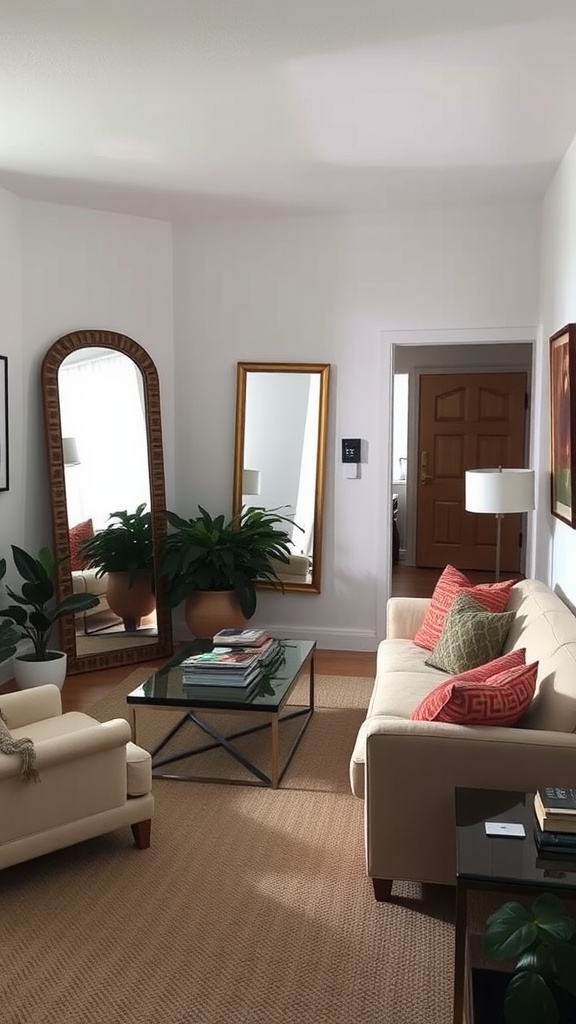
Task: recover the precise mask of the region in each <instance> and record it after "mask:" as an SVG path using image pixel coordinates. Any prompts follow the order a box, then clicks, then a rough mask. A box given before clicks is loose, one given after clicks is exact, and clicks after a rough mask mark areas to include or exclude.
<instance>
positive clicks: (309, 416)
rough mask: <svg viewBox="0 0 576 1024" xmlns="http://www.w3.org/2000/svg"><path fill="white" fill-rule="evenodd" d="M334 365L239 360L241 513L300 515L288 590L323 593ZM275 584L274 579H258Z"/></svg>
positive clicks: (286, 573)
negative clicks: (254, 510) (250, 510)
mask: <svg viewBox="0 0 576 1024" xmlns="http://www.w3.org/2000/svg"><path fill="white" fill-rule="evenodd" d="M329 379H330V364H329V363H245V362H240V363H237V368H236V429H235V444H234V479H233V485H232V504H233V510H234V513H235V514H236V513H238V512H239V511H240V509H241V508H242V506H243V505H244V506H246V505H254V506H256V507H261V508H266V509H279V510H280V511H281V514H282V515H287V516H288V517H290V518H292V519H293V521H294V524H295V526H294V530H293V537H292V540H293V546H294V552H293V555H292V556H291V559H290V564H289V565H284V564H282V563H279V564H278V565H277V566H275V568H276V570H277V572H278V575H279V576H280V578H281V580H282V583H283V588H284V590H288V591H302V592H305V593H313V594H319V593H320V585H321V576H322V532H323V513H324V488H325V480H326V442H327V431H328V391H329ZM258 586H259V587H262V588H263V589H264V588H265V589H268V588H269V587H270V586H271V584H267V583H264V582H263V583H261V584H258Z"/></svg>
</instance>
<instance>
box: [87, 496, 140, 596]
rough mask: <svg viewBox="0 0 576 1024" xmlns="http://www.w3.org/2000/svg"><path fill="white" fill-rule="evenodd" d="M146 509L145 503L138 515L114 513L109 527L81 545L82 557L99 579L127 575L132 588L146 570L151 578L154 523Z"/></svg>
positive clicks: (110, 517)
mask: <svg viewBox="0 0 576 1024" xmlns="http://www.w3.org/2000/svg"><path fill="white" fill-rule="evenodd" d="M145 508H146V503H143V504H142V505H138V508H137V509H136V511H135V512H131V513H129V512H127V511H126V510H124V511H122V512H111V513H110V515H109V517H108V519H109V521H110V525H109V526H107V527H106V528H105V529H104V530H97V532H96V533H95V534H94V536H93V537H90V538H89V539H88V540H85V541H83V542H82V544H81V545H80V552H79V553H80V558H81V560H82V562H83V563H84V564H85V565H86V567H87V568H88V569H95V570H96V576H104V575H105V573H110V572H127V573H128V575H129V580H128V582H129V586H131V585H132V583H133V582H134V579H135V577H136V574H137V573H138V572H139V571H140V570H142V569H146V570H147V571H148V572H149V573H150V578H151V579H152V577H153V572H152V566H153V556H154V551H153V544H152V520H151V515H150V512H145V511H144V510H145Z"/></svg>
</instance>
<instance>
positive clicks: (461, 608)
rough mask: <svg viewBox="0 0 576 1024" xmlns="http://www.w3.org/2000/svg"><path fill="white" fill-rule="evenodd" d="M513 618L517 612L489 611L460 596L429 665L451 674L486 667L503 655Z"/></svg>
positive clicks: (465, 596)
mask: <svg viewBox="0 0 576 1024" xmlns="http://www.w3.org/2000/svg"><path fill="white" fill-rule="evenodd" d="M514 616H515V612H487V611H485V609H484V608H482V607H481V606H480V605H479V604H478V602H477V601H475V600H474V599H473V598H472V597H470V596H469V594H460V595H459V597H457V598H456V600H455V601H454V604H453V605H452V607H451V609H450V611H449V612H448V614H447V616H446V619H445V622H444V628H443V630H442V635H441V636H440V639H439V641H438V643H437V644H436V647H435V648H434V650H433V651H432V652H431V653H430V656H429V657H428V658H427V659H426V664H427V665H431V666H432V668H441V669H442V670H443V671H444V672H450V674H451V675H457V674H458V673H459V672H467V671H468V669H471V668H476V667H477V665H485V664H486V662H488V661H492V660H493V658H497V657H498V656H499V655H500V654H501V653H502V648H503V646H504V642H505V640H506V637H507V635H508V630H509V629H510V626H511V625H512V622H513V621H514Z"/></svg>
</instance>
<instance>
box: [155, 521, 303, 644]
mask: <svg viewBox="0 0 576 1024" xmlns="http://www.w3.org/2000/svg"><path fill="white" fill-rule="evenodd" d="M198 509H199V513H200V514H199V515H198V516H195V517H192V518H191V519H183V518H182V517H181V516H178V515H176V514H175V513H174V512H167V513H166V518H167V520H168V524H169V526H170V527H171V530H170V531H169V532H168V534H167V536H166V538H165V542H164V551H163V558H162V572H163V574H164V575H165V577H166V583H167V592H168V600H169V602H170V605H171V607H173V608H175V607H176V606H177V605H179V604H181V603H182V602H184V604H185V608H184V615H185V619H186V625H187V626H188V629H189V630H190V632H191V633H193V634H194V635H195V636H197V637H201V638H206V637H212V636H213V635H214V633H216V632H217V631H218V630H219V629H224V628H226V627H231V626H237V627H239V628H241V627H242V626H243V625H244V624H245V622H246V620H247V619H250V618H251V617H252V616H253V615H254V612H255V611H256V601H257V597H256V582H257V580H265V581H266V582H268V583H271V584H272V585H273V586H277V587H280V588H281V587H282V581H281V580H280V577H279V576H278V573H277V572H276V570H275V569H274V566H273V562H272V560H273V559H276V560H278V561H280V562H283V563H288V562H289V560H290V552H291V538H290V534H289V533H288V531H287V529H286V526H290V527H292V526H293V525H294V524H293V522H292V520H291V519H289V518H288V517H287V516H283V515H281V514H280V513H279V512H278V510H277V509H272V510H266V509H263V508H252V507H244V508H243V509H242V510H241V512H240V513H239V514H238V515H235V516H232V518H231V519H228V520H227V519H226V518H225V516H223V515H218V516H215V517H212V516H211V515H210V513H209V512H207V511H206V509H204V508H202V506H201V505H199V506H198Z"/></svg>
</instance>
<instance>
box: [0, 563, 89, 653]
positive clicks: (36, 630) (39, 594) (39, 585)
mask: <svg viewBox="0 0 576 1024" xmlns="http://www.w3.org/2000/svg"><path fill="white" fill-rule="evenodd" d="M12 557H13V559H14V565H15V567H16V569H17V570H18V572H19V574H20V576H21V577H22V580H23V581H24V582H23V583H22V589H21V591H20V593H18V592H17V591H15V590H12V589H11V587H8V586H7V587H6V592H7V594H8V596H9V597H10V598H11V600H12V601H14V602H15V603H14V604H10V605H8V607H7V608H4V609H1V610H0V616H1V617H2V618H3V619H4V620H5V621H4V622H3V623H2V624H1V626H0V657H6V658H8V657H10V656H11V655H13V654H14V653H15V652H16V645H17V643H18V641H19V640H21V639H24V638H26V639H28V640H30V641H31V642H32V646H33V648H34V653H33V654H32V655H26V654H25V655H22V657H23V658H26V659H27V660H29V661H47V660H49V655H48V643H49V641H50V634H51V632H52V627H53V625H54V623H55V622H56V620H57V619H60V618H61V617H62V616H63V615H74V614H76V612H83V611H88V609H89V608H94V607H95V606H96V605H97V604H98V598H97V597H95V596H94V594H70V595H69V596H68V597H65V598H64V599H63V600H62V601H60V602H59V603H55V601H54V598H55V595H56V589H55V586H54V579H55V575H56V561H55V559H54V556H53V554H52V552H51V551H50V549H49V548H41V550H40V551H39V553H38V556H37V557H36V558H35V557H34V555H30V554H29V553H28V552H27V551H24V550H23V548H19V547H16V545H15V544H12ZM5 575H6V559H5V558H0V580H3V579H4V577H5ZM7 626H8V629H7V628H6V627H7ZM9 629H11V632H9V631H8V630H9ZM3 642H4V643H5V645H6V646H3Z"/></svg>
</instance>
